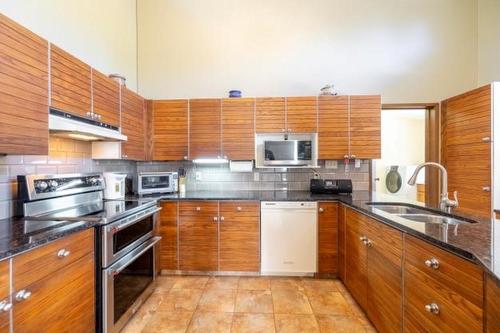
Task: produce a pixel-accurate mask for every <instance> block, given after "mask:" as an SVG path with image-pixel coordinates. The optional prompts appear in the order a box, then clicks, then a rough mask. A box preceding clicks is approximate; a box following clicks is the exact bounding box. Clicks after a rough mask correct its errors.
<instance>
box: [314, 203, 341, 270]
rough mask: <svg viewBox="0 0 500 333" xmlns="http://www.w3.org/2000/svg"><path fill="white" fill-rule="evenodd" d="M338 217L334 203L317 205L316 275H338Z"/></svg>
mask: <svg viewBox="0 0 500 333" xmlns="http://www.w3.org/2000/svg"><path fill="white" fill-rule="evenodd" d="M338 215H339V205H338V203H336V202H320V203H318V273H319V274H337V273H338V257H337V256H338V237H337V233H338Z"/></svg>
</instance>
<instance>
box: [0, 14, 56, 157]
mask: <svg viewBox="0 0 500 333" xmlns="http://www.w3.org/2000/svg"><path fill="white" fill-rule="evenodd" d="M48 73H49V72H48V42H47V41H46V40H44V39H43V38H40V37H38V36H37V35H35V34H34V33H32V32H31V31H29V30H27V29H25V28H24V27H22V26H20V25H18V24H17V23H15V22H14V21H12V20H10V19H9V18H7V17H5V16H4V15H2V14H0V85H1V86H2V88H1V89H0V128H1V133H0V154H26V155H38V154H39V155H47V154H48V145H49V130H48V121H49V116H48V82H49V81H48V75H49V74H48Z"/></svg>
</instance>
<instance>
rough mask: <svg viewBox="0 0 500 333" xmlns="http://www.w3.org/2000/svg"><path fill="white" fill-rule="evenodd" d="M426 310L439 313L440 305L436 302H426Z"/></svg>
mask: <svg viewBox="0 0 500 333" xmlns="http://www.w3.org/2000/svg"><path fill="white" fill-rule="evenodd" d="M425 311H427V312H430V313H432V314H435V315H437V314H439V306H438V305H437V304H436V303H431V304H426V305H425Z"/></svg>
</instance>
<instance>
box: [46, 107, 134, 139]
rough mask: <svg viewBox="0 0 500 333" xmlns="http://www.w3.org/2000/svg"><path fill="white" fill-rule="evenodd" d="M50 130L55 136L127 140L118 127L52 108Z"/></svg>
mask: <svg viewBox="0 0 500 333" xmlns="http://www.w3.org/2000/svg"><path fill="white" fill-rule="evenodd" d="M49 131H50V134H51V135H53V136H58V137H66V138H71V139H75V140H82V141H127V136H126V135H123V134H121V133H120V129H119V128H118V127H115V126H112V125H109V124H105V123H102V122H100V121H97V120H92V119H87V118H84V117H78V116H74V115H72V114H68V113H66V112H62V111H59V110H55V109H50V114H49Z"/></svg>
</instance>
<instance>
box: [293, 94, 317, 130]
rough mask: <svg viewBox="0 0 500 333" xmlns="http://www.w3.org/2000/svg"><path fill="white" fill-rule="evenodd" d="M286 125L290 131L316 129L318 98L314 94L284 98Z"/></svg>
mask: <svg viewBox="0 0 500 333" xmlns="http://www.w3.org/2000/svg"><path fill="white" fill-rule="evenodd" d="M286 127H287V130H288V132H291V133H316V132H317V131H318V100H317V97H316V96H303V97H288V98H287V99H286Z"/></svg>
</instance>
